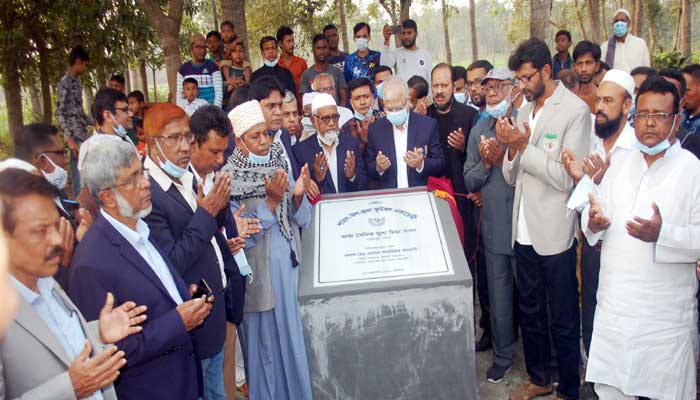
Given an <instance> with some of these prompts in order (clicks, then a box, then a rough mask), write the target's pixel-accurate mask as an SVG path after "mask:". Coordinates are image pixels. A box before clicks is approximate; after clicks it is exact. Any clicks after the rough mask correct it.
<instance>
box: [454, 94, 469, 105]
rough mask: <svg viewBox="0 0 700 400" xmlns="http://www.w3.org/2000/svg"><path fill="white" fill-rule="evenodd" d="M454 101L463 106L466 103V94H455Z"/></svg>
mask: <svg viewBox="0 0 700 400" xmlns="http://www.w3.org/2000/svg"><path fill="white" fill-rule="evenodd" d="M454 96H455V100H457V103H462V104H464V103H465V102H466V101H467V94H466V93H455V94H454Z"/></svg>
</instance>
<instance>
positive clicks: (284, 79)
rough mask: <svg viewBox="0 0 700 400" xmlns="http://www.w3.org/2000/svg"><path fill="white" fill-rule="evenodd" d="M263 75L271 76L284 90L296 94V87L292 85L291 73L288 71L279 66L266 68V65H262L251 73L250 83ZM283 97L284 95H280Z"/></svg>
mask: <svg viewBox="0 0 700 400" xmlns="http://www.w3.org/2000/svg"><path fill="white" fill-rule="evenodd" d="M265 75H272V76H273V77H275V79H277V81H278V83H279V84H280V85H281V86H282V87H283V88H284V89H285V90H289V91H290V92H292V93H296V92H297V85H296V84H295V83H294V77H293V76H292V73H291V72H289V70H288V69H286V68H284V67H281V66H279V65H275V66H274V67H268V66H267V65H263V66H262V67H260V68H258V69H256V70H255V72H253V75H251V77H250V81H251V82H252V83H255V80H256V79H258V78H260V77H262V76H265ZM282 95H283V96H284V93H282Z"/></svg>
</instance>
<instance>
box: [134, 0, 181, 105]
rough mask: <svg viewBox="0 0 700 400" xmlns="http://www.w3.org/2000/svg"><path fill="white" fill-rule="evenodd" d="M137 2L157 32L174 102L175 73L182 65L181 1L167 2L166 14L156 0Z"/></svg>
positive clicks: (172, 0)
mask: <svg viewBox="0 0 700 400" xmlns="http://www.w3.org/2000/svg"><path fill="white" fill-rule="evenodd" d="M138 2H139V5H140V6H141V8H142V9H143V11H144V13H146V17H148V21H149V23H150V24H151V26H152V27H153V28H154V29H155V30H156V32H158V36H159V38H160V44H161V46H162V48H163V56H164V59H165V68H166V70H167V74H168V89H169V90H170V100H172V101H175V91H176V87H177V71H178V69H179V68H180V64H182V58H181V57H180V41H179V36H180V26H181V24H182V15H183V12H184V4H183V0H168V13H167V14H166V13H165V12H163V9H162V8H161V6H160V2H159V1H158V0H138Z"/></svg>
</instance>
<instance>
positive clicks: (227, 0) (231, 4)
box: [221, 0, 276, 57]
mask: <svg viewBox="0 0 700 400" xmlns="http://www.w3.org/2000/svg"><path fill="white" fill-rule="evenodd" d="M275 8H276V7H275ZM269 9H270V8H269V7H268V10H269ZM221 14H222V16H223V19H224V20H229V21H232V22H233V24H234V25H235V26H236V33H237V34H238V36H239V37H240V38H241V40H242V41H243V47H245V54H246V57H250V52H249V51H250V47H249V43H248V23H247V21H246V4H245V0H221Z"/></svg>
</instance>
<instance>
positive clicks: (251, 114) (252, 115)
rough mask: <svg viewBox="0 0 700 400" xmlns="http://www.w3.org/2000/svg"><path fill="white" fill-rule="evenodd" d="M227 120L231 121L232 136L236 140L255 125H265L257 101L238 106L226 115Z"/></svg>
mask: <svg viewBox="0 0 700 400" xmlns="http://www.w3.org/2000/svg"><path fill="white" fill-rule="evenodd" d="M228 119H229V120H231V125H232V126H233V134H234V135H236V137H238V138H239V137H241V136H243V134H244V133H246V132H248V130H250V128H252V127H254V126H255V125H258V124H264V123H265V116H264V115H263V112H262V108H260V103H258V101H257V100H250V101H246V102H245V103H243V104H240V105H238V107H236V108H234V109H233V110H231V112H229V113H228Z"/></svg>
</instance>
